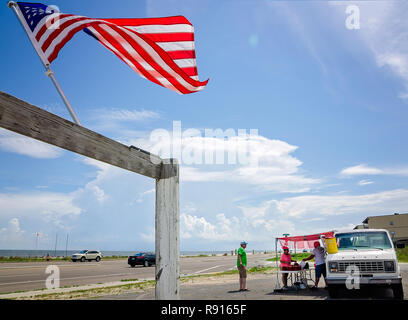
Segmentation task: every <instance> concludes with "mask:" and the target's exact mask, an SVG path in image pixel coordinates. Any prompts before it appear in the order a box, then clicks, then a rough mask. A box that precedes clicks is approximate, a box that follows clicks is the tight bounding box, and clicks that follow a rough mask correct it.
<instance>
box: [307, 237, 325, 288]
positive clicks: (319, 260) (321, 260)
mask: <svg viewBox="0 0 408 320" xmlns="http://www.w3.org/2000/svg"><path fill="white" fill-rule="evenodd" d="M325 256H326V250H325V248H323V247H322V246H321V245H320V242H319V241H316V242H315V243H314V249H313V251H312V254H311V255H310V256H309V257H307V258H305V259H303V261H307V260H311V259H313V258H315V261H316V268H315V274H316V277H315V278H316V280H315V287H314V288H316V289H317V286H318V285H319V280H320V277H321V276H322V275H323V279H324V284H325V288H326V287H327V284H326V257H325Z"/></svg>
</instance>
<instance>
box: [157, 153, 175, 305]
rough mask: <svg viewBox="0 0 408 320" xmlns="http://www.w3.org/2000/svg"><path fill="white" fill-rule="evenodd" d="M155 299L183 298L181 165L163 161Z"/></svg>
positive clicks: (158, 191) (158, 197)
mask: <svg viewBox="0 0 408 320" xmlns="http://www.w3.org/2000/svg"><path fill="white" fill-rule="evenodd" d="M155 220H156V241H155V246H156V292H155V293H156V300H176V299H180V261H179V260H180V244H179V239H180V236H179V165H178V162H177V159H166V160H163V162H162V168H161V175H160V178H159V179H157V180H156V219H155Z"/></svg>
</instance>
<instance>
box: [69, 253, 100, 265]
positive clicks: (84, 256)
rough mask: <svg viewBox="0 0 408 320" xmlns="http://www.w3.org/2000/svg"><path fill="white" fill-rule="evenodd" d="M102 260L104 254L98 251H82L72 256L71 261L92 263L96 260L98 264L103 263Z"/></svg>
mask: <svg viewBox="0 0 408 320" xmlns="http://www.w3.org/2000/svg"><path fill="white" fill-rule="evenodd" d="M101 259H102V253H101V252H100V251H97V250H82V251H79V252H78V253H74V254H73V255H72V256H71V260H72V261H73V262H76V261H78V260H79V261H81V262H85V261H86V260H87V261H91V260H95V261H96V262H99V261H101Z"/></svg>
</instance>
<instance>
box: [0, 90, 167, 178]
mask: <svg viewBox="0 0 408 320" xmlns="http://www.w3.org/2000/svg"><path fill="white" fill-rule="evenodd" d="M0 127H3V128H5V129H8V130H11V131H14V132H17V133H20V134H23V135H25V136H28V137H31V138H34V139H37V140H40V141H43V142H46V143H49V144H52V145H55V146H57V147H60V148H63V149H66V150H69V151H72V152H76V153H79V154H81V155H84V156H86V157H89V158H93V159H96V160H99V161H102V162H106V163H109V164H111V165H114V166H117V167H120V168H123V169H126V170H129V171H133V172H136V173H139V174H142V175H144V176H147V177H151V178H155V179H159V178H160V176H161V168H162V166H161V161H162V159H161V158H160V157H158V156H155V155H152V154H150V153H149V152H147V151H144V150H141V149H139V148H136V147H134V146H130V147H129V146H126V145H124V144H121V143H119V142H117V141H115V140H112V139H109V138H107V137H105V136H102V135H100V134H98V133H96V132H93V131H91V130H89V129H86V128H84V127H81V126H79V125H77V124H75V123H73V122H71V121H68V120H66V119H63V118H61V117H58V116H56V115H54V114H52V113H49V112H47V111H45V110H43V109H40V108H38V107H36V106H33V105H31V104H29V103H27V102H25V101H22V100H20V99H17V98H16V97H13V96H11V95H9V94H7V93H4V92H2V91H0Z"/></svg>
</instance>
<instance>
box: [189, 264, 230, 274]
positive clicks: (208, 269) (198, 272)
mask: <svg viewBox="0 0 408 320" xmlns="http://www.w3.org/2000/svg"><path fill="white" fill-rule="evenodd" d="M224 266H227V264H222V265H219V266H215V267H211V268H207V269H203V270H200V271H196V272H194V273H201V272H204V271H207V270H211V269H215V268H219V267H224Z"/></svg>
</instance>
